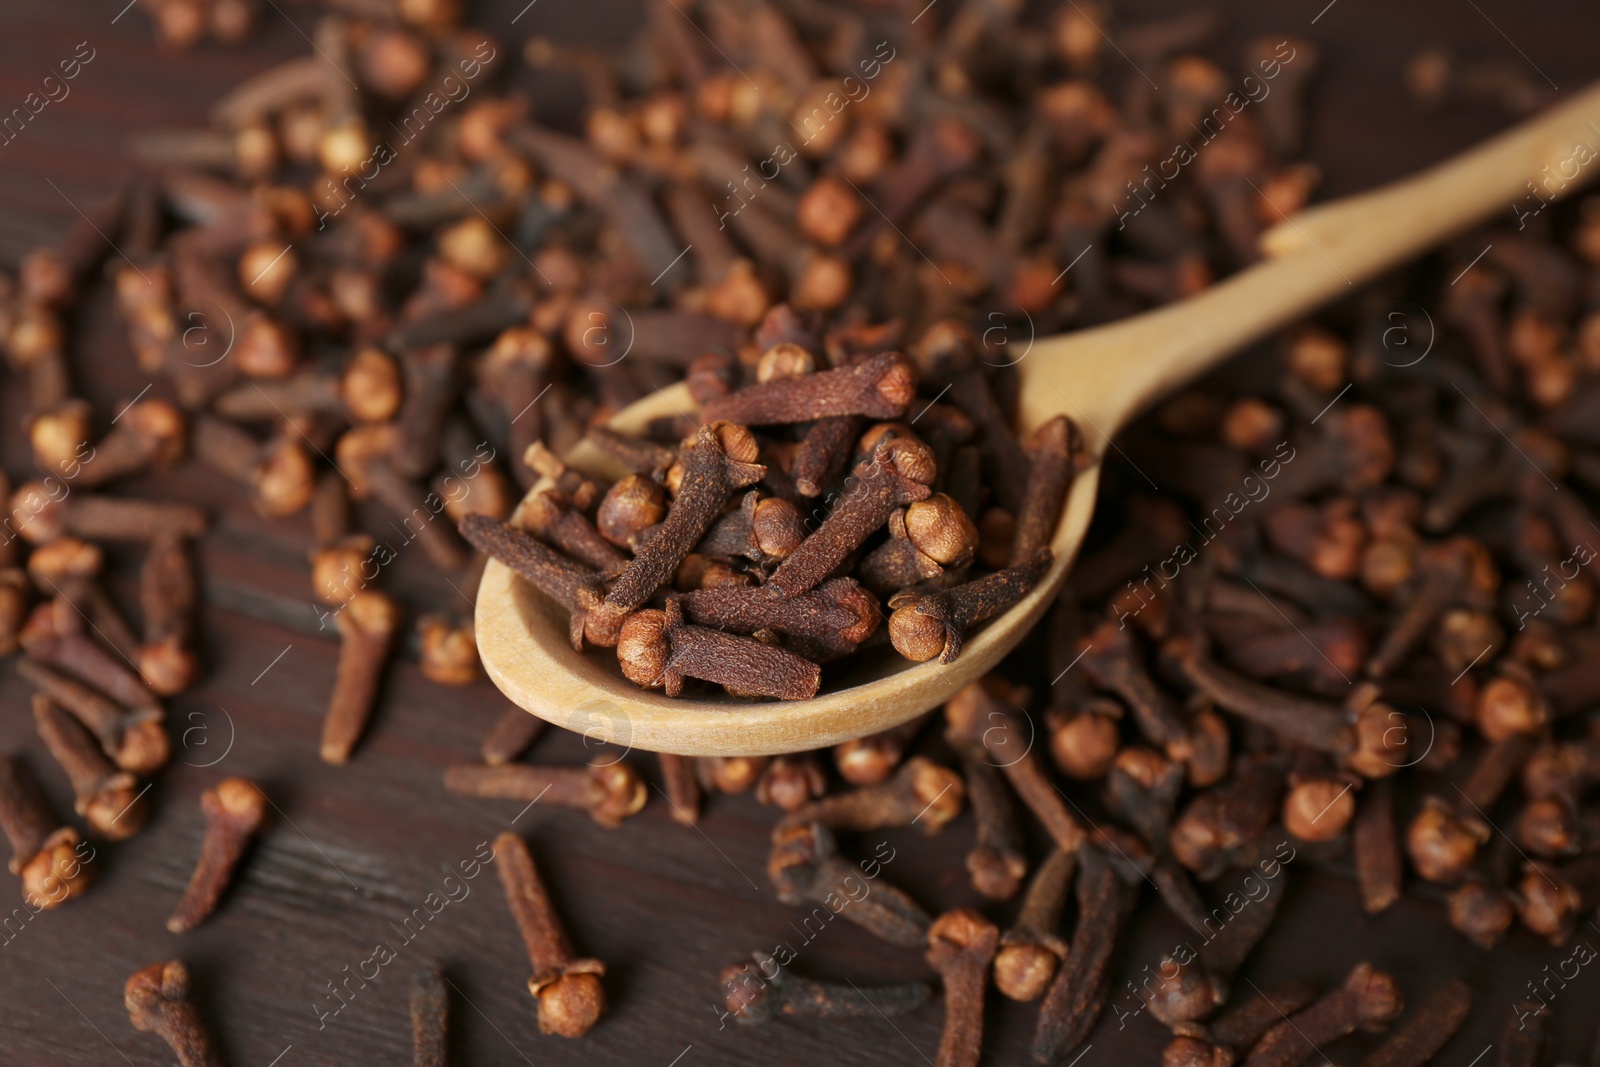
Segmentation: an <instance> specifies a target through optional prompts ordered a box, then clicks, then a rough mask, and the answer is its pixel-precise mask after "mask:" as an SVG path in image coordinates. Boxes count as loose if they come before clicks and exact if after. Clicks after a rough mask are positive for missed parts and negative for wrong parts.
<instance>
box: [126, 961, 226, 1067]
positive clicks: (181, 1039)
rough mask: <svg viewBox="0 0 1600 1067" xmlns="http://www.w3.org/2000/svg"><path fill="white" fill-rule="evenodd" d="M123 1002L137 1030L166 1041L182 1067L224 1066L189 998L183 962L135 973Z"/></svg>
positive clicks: (213, 1042) (152, 965)
mask: <svg viewBox="0 0 1600 1067" xmlns="http://www.w3.org/2000/svg"><path fill="white" fill-rule="evenodd" d="M122 1000H123V1004H124V1005H125V1006H126V1007H127V1009H128V1019H129V1021H131V1022H132V1023H133V1028H134V1029H135V1030H139V1031H141V1032H144V1033H152V1034H155V1035H156V1036H157V1037H159V1038H161V1040H163V1041H165V1042H166V1043H167V1044H168V1045H169V1046H171V1048H172V1051H173V1054H174V1055H176V1056H177V1057H178V1063H180V1064H181V1065H182V1067H222V1053H221V1051H220V1050H219V1049H218V1048H217V1045H216V1041H215V1040H214V1039H213V1038H212V1036H211V1032H210V1031H209V1030H207V1029H206V1026H205V1024H204V1023H203V1022H202V1021H201V1019H200V1012H199V1011H198V1010H197V1009H196V1008H195V1006H194V1002H193V1001H192V1000H190V999H189V969H188V968H187V967H185V966H184V965H183V964H182V963H181V962H179V961H178V960H172V961H171V962H169V963H152V964H151V965H150V966H148V967H146V968H144V969H143V970H138V971H135V972H134V973H133V974H132V975H130V976H129V978H128V981H127V984H126V985H124V986H123V989H122Z"/></svg>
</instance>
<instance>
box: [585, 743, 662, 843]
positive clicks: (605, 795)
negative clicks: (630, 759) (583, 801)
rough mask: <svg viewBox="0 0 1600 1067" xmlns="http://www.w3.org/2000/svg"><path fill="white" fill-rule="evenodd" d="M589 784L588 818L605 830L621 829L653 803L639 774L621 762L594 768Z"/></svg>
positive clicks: (594, 766)
mask: <svg viewBox="0 0 1600 1067" xmlns="http://www.w3.org/2000/svg"><path fill="white" fill-rule="evenodd" d="M589 783H590V785H589V792H590V795H591V798H592V799H591V802H590V804H589V814H590V815H591V816H593V818H594V820H595V821H596V822H598V823H600V824H602V825H604V826H611V827H615V826H620V825H621V824H622V820H623V819H626V818H627V817H628V816H630V815H637V814H638V813H639V811H640V809H642V808H643V807H644V805H645V801H647V800H649V799H650V790H649V789H648V788H647V787H646V786H645V784H644V779H642V778H640V777H639V772H638V771H636V770H634V769H633V767H632V766H630V765H629V764H627V763H624V762H622V761H621V760H617V761H616V762H615V763H604V764H596V765H591V766H590V768H589Z"/></svg>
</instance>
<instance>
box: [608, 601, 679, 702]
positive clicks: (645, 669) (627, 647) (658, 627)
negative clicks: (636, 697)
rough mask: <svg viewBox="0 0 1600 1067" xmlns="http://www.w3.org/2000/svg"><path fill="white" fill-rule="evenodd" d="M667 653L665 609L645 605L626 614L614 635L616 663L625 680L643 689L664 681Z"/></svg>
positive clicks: (660, 685) (656, 687)
mask: <svg viewBox="0 0 1600 1067" xmlns="http://www.w3.org/2000/svg"><path fill="white" fill-rule="evenodd" d="M670 654H671V651H670V649H669V648H668V646H667V613H666V612H664V611H661V610H660V609H658V608H646V609H644V610H643V611H636V612H634V613H633V614H632V615H630V616H628V621H626V622H624V623H623V624H622V633H621V635H620V636H618V638H617V662H618V663H620V664H621V665H622V673H623V675H624V676H626V677H627V679H628V681H630V682H632V683H633V684H634V685H639V686H643V687H644V688H646V689H660V688H661V687H662V686H663V685H665V684H666V673H667V659H668V657H669V656H670Z"/></svg>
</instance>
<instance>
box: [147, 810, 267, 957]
mask: <svg viewBox="0 0 1600 1067" xmlns="http://www.w3.org/2000/svg"><path fill="white" fill-rule="evenodd" d="M200 811H201V812H202V813H203V814H204V815H205V818H206V829H205V836H204V837H202V838H201V841H200V861H199V862H198V863H197V864H196V865H195V869H194V874H193V875H192V876H191V877H190V878H189V886H188V888H187V889H185V890H184V892H183V899H182V900H180V901H179V902H178V906H177V907H176V908H174V909H173V912H172V917H171V918H170V919H168V920H167V929H168V930H170V931H172V932H173V933H175V934H181V933H186V932H187V931H189V930H193V929H194V928H195V927H196V926H199V925H200V924H201V923H202V922H205V920H206V919H207V918H208V917H209V916H210V915H211V913H212V912H213V911H215V910H216V907H217V903H218V902H219V901H220V900H221V899H222V894H223V893H224V892H225V891H226V890H227V888H228V884H229V882H230V881H232V879H233V871H234V868H235V867H237V866H238V865H239V860H240V859H241V858H243V856H244V851H245V849H246V848H247V847H249V844H250V839H251V838H252V837H254V836H255V835H256V834H258V833H259V832H260V831H261V827H262V826H263V825H264V824H265V822H266V817H267V797H266V794H265V793H263V792H262V791H261V787H260V786H258V785H256V783H254V782H252V781H250V780H249V779H248V778H224V779H223V780H222V781H220V782H218V783H217V784H216V786H215V787H213V788H211V789H207V790H206V791H205V792H203V793H201V794H200Z"/></svg>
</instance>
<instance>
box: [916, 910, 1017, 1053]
mask: <svg viewBox="0 0 1600 1067" xmlns="http://www.w3.org/2000/svg"><path fill="white" fill-rule="evenodd" d="M999 940H1000V930H999V928H998V927H996V926H995V925H994V923H992V922H990V921H989V920H987V919H985V918H984V917H983V916H981V915H979V914H978V913H977V912H975V911H973V910H972V909H970V908H958V909H956V910H955V911H950V912H946V913H945V914H943V915H941V916H939V917H938V918H937V919H935V920H934V921H933V925H932V926H930V927H929V928H928V965H929V966H931V967H932V968H933V969H934V970H936V971H938V972H939V977H940V978H941V979H942V980H943V982H944V1032H943V1034H942V1035H941V1036H940V1038H939V1053H938V1057H937V1061H936V1062H937V1064H938V1067H977V1063H978V1057H979V1056H980V1055H981V1054H982V1052H983V994H984V989H985V988H986V987H987V986H988V984H989V964H990V963H991V962H992V961H993V960H994V954H995V948H996V946H997V945H998V943H999Z"/></svg>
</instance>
